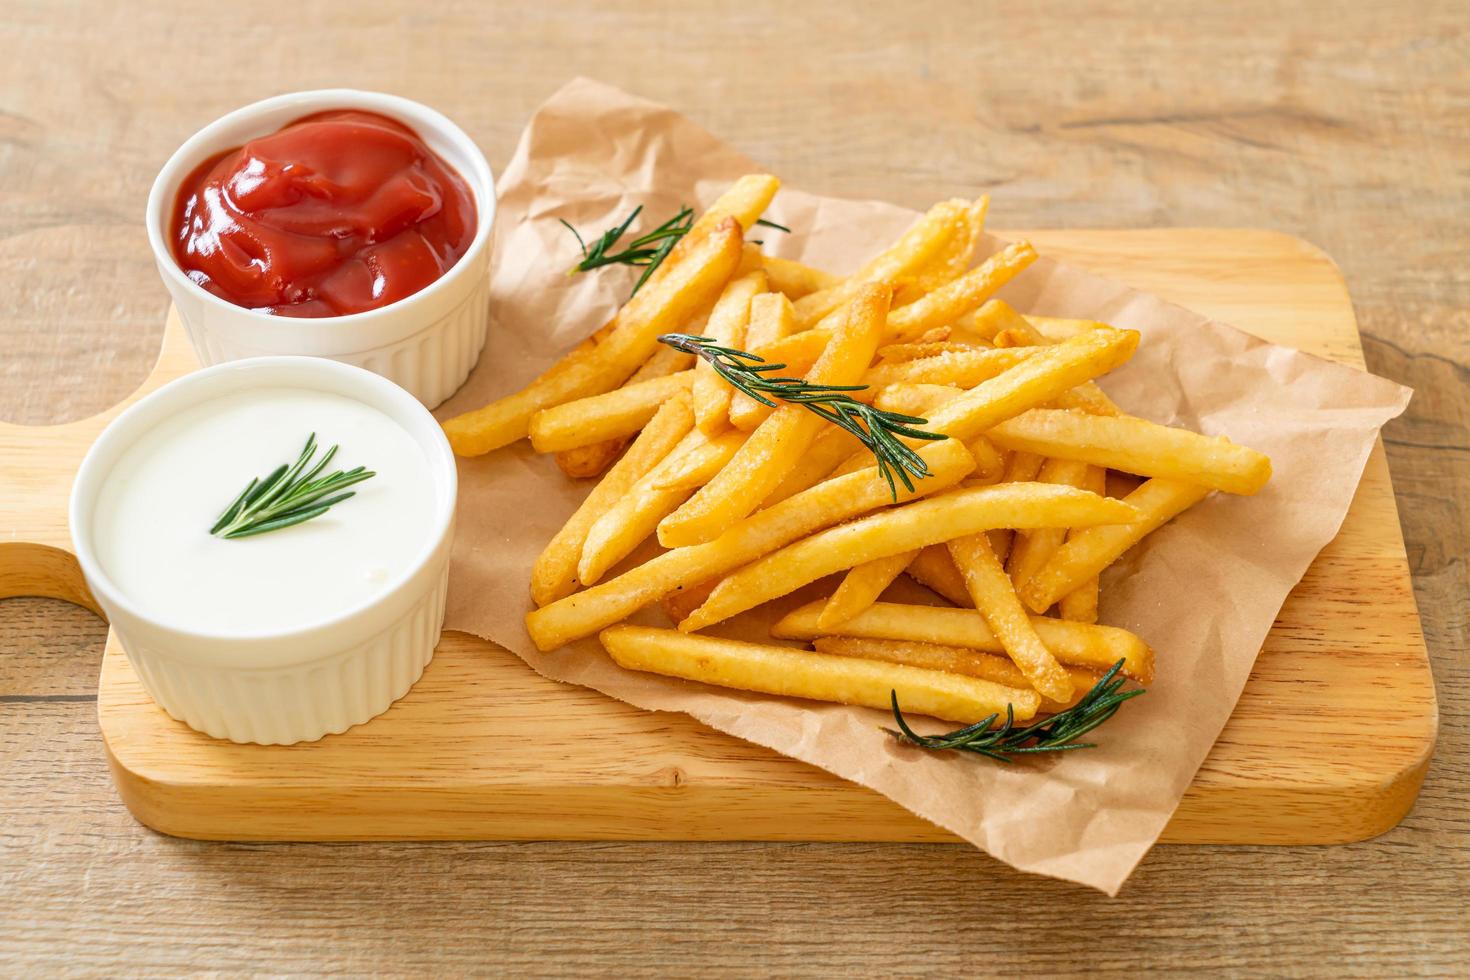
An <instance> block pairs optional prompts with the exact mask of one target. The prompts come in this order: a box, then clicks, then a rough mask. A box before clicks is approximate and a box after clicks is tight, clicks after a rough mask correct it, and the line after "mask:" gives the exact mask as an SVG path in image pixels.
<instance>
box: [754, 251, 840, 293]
mask: <svg viewBox="0 0 1470 980" xmlns="http://www.w3.org/2000/svg"><path fill="white" fill-rule="evenodd" d="M763 263H764V265H763V267H764V268H765V270H766V278H767V279H769V280H770V281H771V288H772V289H774V290H776V291H777V292H779V293H783V294H785V296H786V297H787V298H788V299H794V300H795V299H801V298H802V297H803V296H807V295H810V294H812V293H815V292H818V291H820V290H823V289H831V288H832V287H833V286H836V285H837V284H838V283H840V282H841V281H842V277H841V276H835V275H833V274H832V273H830V272H823V271H822V270H821V269H813V268H812V267H811V266H809V265H804V264H802V263H800V262H797V261H796V260H795V259H783V258H781V257H779V256H776V255H767V256H764V257H763Z"/></svg>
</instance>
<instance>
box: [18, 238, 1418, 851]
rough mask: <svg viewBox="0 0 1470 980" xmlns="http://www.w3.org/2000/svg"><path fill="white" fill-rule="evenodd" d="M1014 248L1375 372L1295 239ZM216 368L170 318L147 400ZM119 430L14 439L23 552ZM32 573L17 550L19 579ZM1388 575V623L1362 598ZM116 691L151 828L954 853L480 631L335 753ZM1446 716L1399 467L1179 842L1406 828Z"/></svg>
mask: <svg viewBox="0 0 1470 980" xmlns="http://www.w3.org/2000/svg"><path fill="white" fill-rule="evenodd" d="M1002 234H1003V236H1004V235H1005V233H1002ZM1006 237H1017V238H1019V237H1026V238H1029V239H1031V240H1032V241H1034V242H1035V243H1036V244H1037V246H1038V248H1040V249H1041V250H1042V252H1043V253H1044V254H1047V255H1050V256H1053V257H1055V258H1058V259H1060V260H1063V261H1067V262H1071V263H1074V264H1078V265H1081V266H1084V267H1087V268H1089V269H1091V270H1093V271H1106V272H1107V273H1109V274H1112V275H1115V276H1118V277H1120V278H1125V279H1128V280H1130V281H1132V282H1134V283H1136V284H1138V285H1139V286H1140V288H1144V289H1147V290H1149V291H1151V292H1156V293H1158V294H1161V295H1165V296H1168V297H1169V298H1171V299H1174V300H1176V301H1178V302H1180V303H1182V304H1183V305H1185V306H1188V307H1191V308H1203V309H1207V310H1209V311H1210V312H1211V313H1212V314H1213V315H1220V314H1222V313H1229V314H1231V315H1232V316H1233V318H1234V320H1235V322H1236V323H1237V324H1238V325H1240V326H1241V327H1242V328H1244V329H1247V330H1250V331H1252V332H1254V333H1257V334H1259V335H1262V336H1267V337H1269V338H1270V339H1272V340H1276V341H1279V342H1282V343H1286V344H1290V345H1292V346H1295V347H1299V348H1302V349H1304V350H1308V351H1311V352H1313V353H1319V354H1322V355H1323V356H1327V357H1331V358H1334V359H1336V360H1339V361H1343V362H1346V363H1351V364H1358V365H1360V364H1361V363H1362V354H1361V352H1360V350H1359V348H1358V342H1357V330H1356V326H1355V324H1354V322H1353V316H1352V309H1351V306H1350V305H1349V303H1348V301H1347V295H1346V291H1345V288H1344V286H1343V283H1342V280H1341V278H1340V277H1339V276H1338V274H1337V271H1336V269H1335V268H1334V267H1333V265H1332V263H1331V262H1330V261H1329V260H1328V259H1327V258H1326V257H1325V256H1323V255H1322V254H1321V253H1320V252H1319V251H1317V250H1316V249H1314V248H1312V247H1311V246H1308V245H1306V244H1305V243H1304V242H1302V241H1300V240H1299V239H1295V238H1292V237H1290V236H1288V235H1282V234H1280V233H1277V232H1262V231H1250V230H1237V231H1227V230H1219V229H1196V230H1187V229H1174V230H1158V231H1131V232H1129V231H1086V232H1059V231H1048V230H1036V231H1024V232H1016V233H1012V234H1011V235H1009V236H1006ZM192 367H193V364H192V355H191V354H190V353H189V350H188V343H187V341H186V340H185V338H184V336H183V331H182V329H181V327H180V325H179V324H178V322H177V320H176V319H175V318H174V317H173V316H170V321H169V324H168V327H167V328H166V330H165V335H164V342H163V350H162V354H161V355H160V358H159V367H158V369H156V370H155V371H154V373H153V374H151V375H150V376H149V379H148V381H147V383H145V384H144V386H143V389H142V390H150V389H152V388H155V387H157V386H158V383H159V381H160V379H161V378H164V377H169V376H171V375H174V374H177V373H179V372H182V371H187V370H190V369H192ZM113 414H115V412H108V413H106V415H107V416H111V415H113ZM100 425H101V420H100V419H88V420H86V421H83V422H78V423H73V424H71V425H65V426H59V427H53V428H46V429H32V428H26V427H16V426H0V454H3V455H6V456H9V457H12V458H24V459H27V460H29V464H28V465H27V466H26V468H25V482H24V483H23V484H21V485H14V486H7V480H6V478H4V477H0V499H4V500H7V501H10V502H12V507H13V504H14V503H15V502H20V503H27V502H29V503H33V504H34V506H33V507H32V508H30V510H29V511H27V510H26V509H24V508H20V509H18V510H12V512H11V514H8V513H7V510H6V508H0V533H3V532H4V531H5V530H6V529H7V527H11V526H17V525H16V524H15V522H16V521H18V522H19V524H18V526H19V528H20V535H19V536H20V537H22V538H25V537H26V535H27V533H28V532H29V531H30V530H31V529H32V528H35V533H36V535H37V537H36V538H35V540H38V541H41V542H43V543H48V544H49V543H56V542H57V541H59V540H61V539H60V532H59V531H57V528H58V527H59V526H60V525H63V524H64V515H62V514H60V513H58V512H57V511H58V510H59V508H56V507H55V504H54V501H55V500H57V499H58V497H59V496H60V495H61V494H62V493H63V488H64V487H65V485H66V484H67V482H68V477H69V474H70V473H71V471H73V470H74V469H75V468H76V465H77V457H79V456H80V455H81V453H82V452H84V451H85V449H86V447H87V446H88V445H90V442H91V440H92V439H93V437H94V435H95V433H96V431H97V429H98V428H99V427H100ZM47 474H50V475H51V477H52V479H51V481H50V482H49V483H48V482H47V481H46V475H47ZM12 514H13V515H14V516H12ZM8 522H9V523H8ZM6 557H7V556H6V553H5V552H4V551H0V585H3V573H4V566H5V561H6ZM73 578H75V576H73ZM1368 583H1371V594H1372V596H1373V599H1372V604H1371V615H1370V608H1369V607H1368V606H1366V605H1365V604H1364V603H1363V601H1362V598H1361V591H1360V590H1362V589H1363V588H1364V586H1365V584H1368ZM72 588H73V589H74V588H75V587H72ZM48 594H51V593H48ZM1345 655H1349V656H1348V659H1347V660H1346V661H1345V659H1344V658H1345ZM100 688H101V697H100V701H99V705H98V714H99V719H100V723H101V728H102V736H103V739H104V741H105V742H106V745H107V748H108V758H109V762H110V763H111V766H112V770H113V774H114V777H115V778H116V780H117V783H118V787H119V791H120V793H121V794H122V797H123V799H124V801H125V802H126V803H127V804H128V806H129V808H130V809H131V810H132V811H133V812H134V814H135V815H137V816H138V817H139V819H141V820H142V821H143V822H144V823H146V824H148V825H149V826H151V827H154V828H155V829H158V830H163V831H166V832H168V833H171V834H177V835H180V836H186V837H203V838H209V839H226V840H238V839H247V840H341V839H348V840H364V839H366V840H375V839H404V838H410V839H444V838H447V839H460V838H491V839H495V838H509V839H538V838H548V837H550V838H570V839H581V838H593V839H598V838H608V839H677V840H686V839H687V840H731V839H734V840H750V839H758V840H856V841H870V840H898V841H910V840H914V841H941V840H953V838H952V837H950V836H949V835H948V834H946V833H944V832H942V831H939V830H937V829H936V828H934V827H932V826H931V825H929V824H927V823H925V822H924V821H922V820H920V819H918V818H916V817H913V816H911V815H910V814H908V813H906V812H905V811H903V810H902V809H901V808H900V807H898V806H896V805H894V804H893V803H891V802H889V801H888V800H886V799H885V798H883V797H881V796H879V795H878V794H876V793H872V792H869V791H866V790H863V789H861V788H859V787H856V786H853V785H851V784H848V783H844V782H843V781H841V780H839V779H836V778H835V777H832V776H830V775H828V774H826V773H823V772H819V771H817V770H815V769H812V768H811V767H808V766H805V765H802V764H799V763H795V762H793V761H791V760H788V759H784V758H781V757H780V756H778V755H776V754H775V753H773V752H770V751H768V750H765V749H761V748H759V747H757V746H753V745H750V744H747V743H745V742H742V741H740V740H738V739H734V738H729V737H726V736H722V735H720V734H719V733H716V732H714V731H711V730H709V729H706V728H704V727H702V726H700V725H698V724H696V723H695V722H693V721H692V720H690V719H688V718H687V717H684V716H681V715H674V716H670V717H663V716H659V715H649V714H646V713H643V712H640V711H638V710H636V709H633V708H631V707H629V706H627V705H624V704H621V703H617V702H613V701H610V700H608V699H606V698H601V697H597V696H592V697H587V696H586V694H587V692H585V691H581V690H578V689H575V688H571V687H567V686H564V685H559V684H556V683H554V682H551V681H547V680H545V679H544V678H541V677H538V676H536V675H535V674H534V673H533V672H531V671H528V670H526V669H525V666H524V665H523V664H522V663H521V662H520V661H519V660H518V659H517V658H515V657H514V656H512V655H510V654H508V653H507V652H505V651H503V650H501V649H499V648H497V647H495V646H494V645H493V644H488V643H484V642H482V641H479V640H477V639H475V638H473V637H469V636H463V635H452V636H449V637H446V639H445V640H444V642H443V643H442V644H441V645H440V648H439V650H438V653H437V654H436V656H435V660H434V662H433V663H432V664H431V665H430V667H429V669H428V670H427V671H426V672H425V676H424V678H423V679H422V680H421V681H420V682H419V684H418V685H417V686H416V687H415V688H414V690H413V691H412V692H411V693H410V695H409V696H408V697H406V698H404V699H403V700H402V701H400V702H399V703H398V704H397V705H395V706H394V707H393V708H392V709H391V710H390V711H389V712H388V713H387V714H385V715H383V716H382V717H381V718H379V719H377V720H375V721H374V722H373V723H372V724H370V725H366V726H363V727H360V728H358V729H355V730H353V731H351V732H348V733H346V734H344V735H340V736H337V737H334V738H329V739H325V740H323V741H321V742H319V743H315V744H311V745H298V746H290V747H286V746H233V745H228V744H225V743H221V742H217V741H215V740H212V739H209V738H206V737H203V736H200V735H199V734H197V733H195V732H193V731H191V730H190V729H188V728H187V727H186V726H184V725H182V724H179V723H177V722H174V721H172V720H170V719H169V718H168V717H167V716H165V715H164V714H163V713H162V712H161V711H159V710H158V708H157V707H156V706H155V705H154V704H153V703H152V701H151V699H150V698H149V697H148V694H147V692H146V691H145V690H144V689H143V687H142V684H141V683H140V681H139V679H138V677H137V675H136V674H135V673H134V672H133V670H132V667H131V665H130V664H129V663H128V661H127V657H126V655H125V653H124V651H123V650H122V648H121V645H120V644H118V643H117V642H116V641H115V639H109V642H108V646H107V652H106V654H105V656H104V659H103V665H102V680H101V684H100ZM1365 712H1367V713H1371V714H1372V715H1373V717H1374V720H1375V729H1374V732H1373V734H1372V735H1368V734H1367V733H1366V732H1361V731H1358V730H1357V729H1358V720H1359V718H1360V717H1361V716H1362V715H1363V714H1364V713H1365ZM1282 716H1288V717H1291V718H1293V719H1295V726H1296V734H1295V737H1294V738H1293V739H1292V741H1291V744H1290V745H1288V746H1282V745H1281V744H1280V737H1281V736H1280V732H1281V721H1280V719H1281V717H1282ZM1436 724H1437V716H1436V706H1435V698H1434V688H1433V682H1432V680H1431V678H1430V675H1429V665H1428V659H1427V656H1426V654H1425V650H1424V646H1423V640H1422V637H1421V636H1420V632H1419V622H1418V616H1417V613H1416V610H1415V608H1414V601H1413V596H1412V594H1411V590H1410V585H1409V574H1408V567H1407V561H1406V558H1405V555H1404V546H1403V539H1402V537H1401V536H1400V533H1399V527H1398V518H1397V514H1396V513H1395V511H1394V504H1393V491H1392V487H1391V486H1390V485H1389V482H1388V473H1387V469H1386V467H1385V466H1384V463H1383V454H1382V452H1381V451H1379V452H1377V453H1375V455H1374V457H1373V461H1372V463H1371V464H1370V466H1369V470H1368V473H1367V474H1366V476H1365V480H1364V482H1363V484H1362V485H1361V487H1360V489H1359V493H1358V494H1357V497H1356V499H1355V501H1354V504H1353V506H1352V507H1351V509H1350V510H1349V513H1348V516H1347V518H1346V520H1345V521H1344V523H1343V527H1342V531H1341V532H1340V533H1339V535H1338V537H1337V538H1336V539H1335V540H1334V541H1333V542H1332V543H1331V545H1330V546H1329V547H1328V548H1327V549H1325V550H1324V552H1323V554H1322V555H1321V557H1320V558H1319V559H1318V560H1317V561H1316V562H1314V563H1313V565H1312V567H1311V568H1310V569H1309V570H1308V573H1307V575H1306V576H1305V578H1304V579H1303V581H1302V584H1301V585H1300V586H1299V587H1298V588H1297V589H1296V590H1294V592H1293V594H1292V595H1291V597H1290V599H1289V600H1288V603H1287V605H1286V606H1285V607H1284V608H1283V610H1282V613H1281V615H1280V617H1279V618H1278V622H1277V624H1276V627H1275V629H1274V630H1273V631H1272V633H1271V635H1270V636H1269V637H1268V638H1267V642H1266V644H1265V649H1264V652H1263V655H1262V658H1261V660H1260V661H1259V663H1258V666H1257V669H1256V670H1255V671H1254V672H1253V675H1252V677H1251V680H1250V682H1249V683H1248V684H1247V686H1246V690H1245V693H1244V695H1243V696H1242V699H1241V703H1240V705H1239V706H1238V707H1237V709H1236V712H1235V715H1234V716H1233V717H1232V719H1231V722H1230V724H1229V725H1228V726H1227V729H1226V731H1225V732H1224V733H1223V735H1222V737H1221V739H1220V741H1219V742H1218V743H1217V744H1216V746H1215V748H1214V749H1213V751H1212V752H1211V754H1210V757H1209V758H1208V760H1207V761H1206V763H1205V765H1204V766H1203V767H1202V769H1201V772H1200V774H1199V776H1198V778H1196V780H1195V781H1194V784H1193V785H1192V786H1191V788H1190V790H1189V792H1188V793H1187V795H1186V796H1185V798H1184V801H1183V802H1182V803H1181V804H1180V807H1179V810H1178V811H1177V812H1176V814H1175V816H1174V819H1173V821H1172V822H1171V824H1170V826H1169V828H1168V829H1167V831H1166V832H1165V837H1164V839H1165V840H1168V841H1183V842H1191V843H1284V844H1323V843H1341V842H1344V841H1353V840H1361V839H1362V838H1365V837H1370V836H1373V835H1375V834H1379V833H1382V832H1383V831H1384V830H1387V829H1388V828H1389V827H1391V826H1393V825H1394V824H1395V823H1397V822H1398V821H1399V819H1400V818H1401V817H1402V816H1403V814H1404V813H1406V812H1407V811H1408V809H1409V807H1410V806H1411V805H1412V803H1413V800H1414V797H1415V796H1416V795H1417V794H1418V791H1419V786H1420V783H1421V782H1422V780H1423V776H1424V771H1425V767H1426V765H1427V763H1428V761H1429V756H1430V751H1431V749H1432V747H1433V744H1434V734H1435V728H1436ZM589 739H595V740H596V741H597V742H598V744H599V745H600V746H601V748H600V749H599V751H598V753H597V754H596V758H595V759H589V758H588V757H587V756H586V754H585V753H581V752H578V751H577V746H579V745H582V744H586V742H587V741H588V740H589ZM1344 748H1346V749H1347V751H1346V752H1345V751H1344ZM388 788H391V791H385V789H388Z"/></svg>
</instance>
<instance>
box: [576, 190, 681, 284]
mask: <svg viewBox="0 0 1470 980" xmlns="http://www.w3.org/2000/svg"><path fill="white" fill-rule="evenodd" d="M642 211H643V205H641V204H640V205H638V206H637V207H636V208H634V209H633V213H632V214H630V215H628V217H627V218H626V219H624V221H623V223H622V224H620V225H616V226H614V227H612V228H609V229H608V230H607V231H605V232H603V233H602V235H601V236H599V237H598V239H597V240H596V241H594V242H593V243H592V247H591V248H589V247H588V246H587V243H586V242H585V241H584V240H583V239H582V236H581V234H580V233H579V232H578V231H577V229H575V228H573V227H572V226H571V225H570V224H568V223H567V221H566V219H564V218H558V219H557V220H558V221H560V222H561V223H562V224H563V225H565V226H566V229H567V230H568V231H570V232H571V233H572V234H573V235H576V236H577V244H578V245H580V246H582V261H580V262H578V263H576V264H575V265H573V266H572V267H571V268H570V269H568V270H567V275H569V276H570V275H574V274H575V273H578V272H590V271H591V270H593V269H600V268H602V267H603V266H605V265H631V266H642V268H643V275H641V276H639V277H638V281H637V282H636V283H634V284H633V292H631V293H629V294H628V295H629V297H630V298H631V297H633V296H636V295H638V290H640V289H642V288H643V284H644V283H645V282H647V281H648V277H649V276H651V275H653V270H654V269H657V268H658V267H659V266H660V265H661V264H662V263H663V260H664V259H666V258H668V257H669V253H670V252H672V251H673V250H674V246H675V245H677V244H679V239H681V238H683V237H684V236H685V235H687V234H688V233H689V229H690V228H693V227H694V209H693V208H680V209H679V213H678V214H676V215H674V216H673V217H672V218H670V219H669V220H668V221H665V222H664V223H663V224H661V225H659V226H658V227H657V228H655V229H653V231H650V232H648V233H647V234H644V235H640V236H638V237H637V238H635V239H633V240H632V241H631V242H629V243H628V244H627V246H626V247H624V248H623V250H622V251H620V252H614V251H612V249H613V248H614V247H615V246H616V245H617V244H618V241H619V240H620V239H621V238H622V237H623V235H625V234H627V231H628V229H629V228H630V227H631V226H632V224H633V220H634V219H635V218H637V217H638V215H639V213H641V212H642Z"/></svg>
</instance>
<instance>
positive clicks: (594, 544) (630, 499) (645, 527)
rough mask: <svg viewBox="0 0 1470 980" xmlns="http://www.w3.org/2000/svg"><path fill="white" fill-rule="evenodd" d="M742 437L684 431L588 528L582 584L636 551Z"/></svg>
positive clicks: (581, 563)
mask: <svg viewBox="0 0 1470 980" xmlns="http://www.w3.org/2000/svg"><path fill="white" fill-rule="evenodd" d="M743 439H744V436H743V434H741V433H737V432H726V433H724V434H723V435H719V436H716V437H715V438H714V439H710V438H709V437H707V436H705V434H704V433H702V432H700V431H699V430H698V429H695V430H694V431H693V432H691V433H689V435H687V436H685V437H684V441H683V442H682V443H681V444H680V445H679V446H678V447H676V448H675V449H674V450H673V451H672V452H670V453H669V455H668V456H667V457H666V458H665V459H664V460H663V461H662V462H660V463H659V464H658V465H657V466H655V467H654V468H653V469H651V470H649V471H648V473H646V474H645V475H644V476H643V478H642V479H641V480H639V481H638V482H637V483H636V484H634V485H633V486H632V487H630V488H629V489H628V492H627V493H625V494H624V495H623V496H622V497H621V498H619V499H618V501H617V502H616V503H614V504H613V505H612V506H611V507H609V508H607V510H606V511H605V512H604V513H603V514H602V516H601V517H599V518H597V520H596V521H595V522H594V523H593V525H592V527H590V528H589V529H588V530H587V538H586V541H585V542H584V543H583V545H582V556H581V558H580V559H578V561H577V577H578V578H579V579H581V581H582V584H583V585H592V584H594V583H595V582H597V581H598V580H599V579H601V578H602V576H603V575H605V574H606V573H607V570H608V569H609V568H611V567H613V566H614V565H616V564H617V563H618V562H620V561H622V560H623V559H624V558H626V557H628V555H630V554H632V552H633V549H634V548H637V547H638V545H640V544H642V543H643V541H644V539H645V538H647V537H648V536H649V535H650V534H652V533H653V531H654V528H656V527H657V526H658V522H659V521H660V520H662V519H663V518H664V516H665V515H667V514H669V513H671V512H672V511H673V510H674V509H675V508H676V507H678V506H679V505H680V504H681V503H683V502H684V501H685V500H686V499H687V498H688V497H689V495H690V494H691V493H693V492H694V489H695V487H698V486H701V485H702V484H704V483H705V482H706V481H708V480H709V479H710V478H711V477H712V476H714V475H715V474H716V473H718V472H719V471H720V468H721V467H723V466H724V465H725V464H726V463H727V462H729V460H730V457H731V456H733V455H735V450H736V449H738V448H739V447H740V443H741V441H742V440H743Z"/></svg>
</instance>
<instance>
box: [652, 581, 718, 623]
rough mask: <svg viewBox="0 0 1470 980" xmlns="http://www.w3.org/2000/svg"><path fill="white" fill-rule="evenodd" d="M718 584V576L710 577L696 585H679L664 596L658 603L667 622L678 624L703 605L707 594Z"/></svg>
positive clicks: (707, 596)
mask: <svg viewBox="0 0 1470 980" xmlns="http://www.w3.org/2000/svg"><path fill="white" fill-rule="evenodd" d="M719 584H720V580H719V578H712V579H709V580H708V581H705V582H700V583H698V584H696V585H690V586H685V587H680V588H678V589H675V590H674V591H673V592H670V593H669V594H668V595H666V596H664V597H663V599H662V600H661V601H660V602H659V605H660V606H662V607H663V611H664V615H665V616H667V617H668V620H669V622H671V623H674V624H678V622H679V621H680V620H682V619H683V618H684V617H685V616H687V615H689V614H690V613H692V612H694V610H696V609H698V608H699V607H700V606H702V605H704V600H706V599H708V598H709V594H710V593H711V592H713V591H714V590H715V586H717V585H719Z"/></svg>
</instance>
